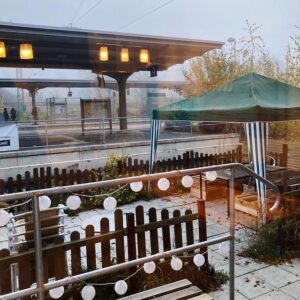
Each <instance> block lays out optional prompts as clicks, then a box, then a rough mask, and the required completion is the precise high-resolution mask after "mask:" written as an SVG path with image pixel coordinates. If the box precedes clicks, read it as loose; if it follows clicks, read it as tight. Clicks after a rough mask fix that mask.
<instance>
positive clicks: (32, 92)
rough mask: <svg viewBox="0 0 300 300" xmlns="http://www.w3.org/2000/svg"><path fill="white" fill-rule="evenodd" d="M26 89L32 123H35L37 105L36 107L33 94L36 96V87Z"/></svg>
mask: <svg viewBox="0 0 300 300" xmlns="http://www.w3.org/2000/svg"><path fill="white" fill-rule="evenodd" d="M28 91H29V94H30V96H31V106H32V110H31V112H32V119H33V123H34V124H35V125H36V124H37V120H38V111H37V107H36V102H35V96H36V93H37V91H38V89H37V88H36V87H33V88H30V89H28Z"/></svg>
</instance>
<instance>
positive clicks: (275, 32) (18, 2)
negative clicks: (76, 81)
mask: <svg viewBox="0 0 300 300" xmlns="http://www.w3.org/2000/svg"><path fill="white" fill-rule="evenodd" d="M0 3H1V10H0V21H2V22H15V23H26V24H35V25H44V26H45V25H46V26H47V25H48V26H58V27H61V26H65V27H71V26H72V27H78V28H84V29H95V30H102V31H120V32H127V33H138V34H150V35H161V36H172V37H183V38H194V39H204V40H217V41H223V42H225V41H226V40H227V39H228V38H229V37H234V38H235V39H237V40H238V39H239V38H240V37H241V36H243V35H244V33H245V32H244V30H243V28H244V27H245V24H246V19H248V21H249V22H250V23H256V24H259V25H262V28H261V29H260V34H261V36H262V37H263V39H264V41H265V44H266V46H267V49H268V50H269V51H270V54H271V55H272V57H273V58H275V59H277V60H278V61H279V62H282V61H283V60H284V54H285V51H286V48H287V45H288V42H289V37H290V36H291V35H293V34H295V33H296V32H297V30H296V28H295V26H296V25H297V26H299V27H300V18H299V12H300V1H299V0H251V1H250V0H248V1H245V0H209V1H204V0H26V1H24V0H10V1H6V0H0ZM298 33H299V31H298ZM0 72H2V76H6V77H14V76H15V71H13V70H10V71H7V70H5V71H3V69H2V71H0ZM3 72H4V74H3ZM24 72H25V76H24V77H57V74H58V73H57V71H54V70H46V71H40V70H34V71H28V70H25V71H24ZM59 72H60V75H61V76H63V77H64V78H66V77H69V78H77V77H78V76H79V77H80V76H82V74H86V76H90V72H78V71H75V72H74V71H64V72H63V71H59ZM84 76H85V75H84ZM136 76H138V75H136ZM159 78H162V79H164V80H166V79H169V80H172V79H173V80H181V79H184V77H183V76H182V67H178V66H177V67H175V68H170V70H169V71H167V72H163V74H160V76H159Z"/></svg>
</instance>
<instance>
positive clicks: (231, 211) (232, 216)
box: [229, 167, 235, 300]
mask: <svg viewBox="0 0 300 300" xmlns="http://www.w3.org/2000/svg"><path fill="white" fill-rule="evenodd" d="M230 171H231V172H230V173H231V175H230V181H229V220H230V236H231V239H230V242H229V245H230V248H229V299H230V300H234V258H235V255H234V251H235V250H234V238H235V211H234V209H235V208H234V171H235V170H234V167H233V168H232V167H231V168H230Z"/></svg>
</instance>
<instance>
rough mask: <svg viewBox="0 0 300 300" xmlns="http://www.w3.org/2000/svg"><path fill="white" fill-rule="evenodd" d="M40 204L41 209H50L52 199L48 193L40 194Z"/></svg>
mask: <svg viewBox="0 0 300 300" xmlns="http://www.w3.org/2000/svg"><path fill="white" fill-rule="evenodd" d="M39 206H40V211H42V210H46V209H48V208H49V207H50V206H51V199H50V198H49V197H48V196H46V195H43V196H40V197H39Z"/></svg>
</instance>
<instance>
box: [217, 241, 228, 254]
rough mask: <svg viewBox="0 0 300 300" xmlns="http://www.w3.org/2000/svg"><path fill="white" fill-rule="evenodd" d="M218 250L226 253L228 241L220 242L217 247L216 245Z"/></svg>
mask: <svg viewBox="0 0 300 300" xmlns="http://www.w3.org/2000/svg"><path fill="white" fill-rule="evenodd" d="M218 249H219V251H220V252H221V253H222V254H224V255H228V253H229V250H230V248H229V243H228V242H223V243H221V244H219V247H218Z"/></svg>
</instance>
